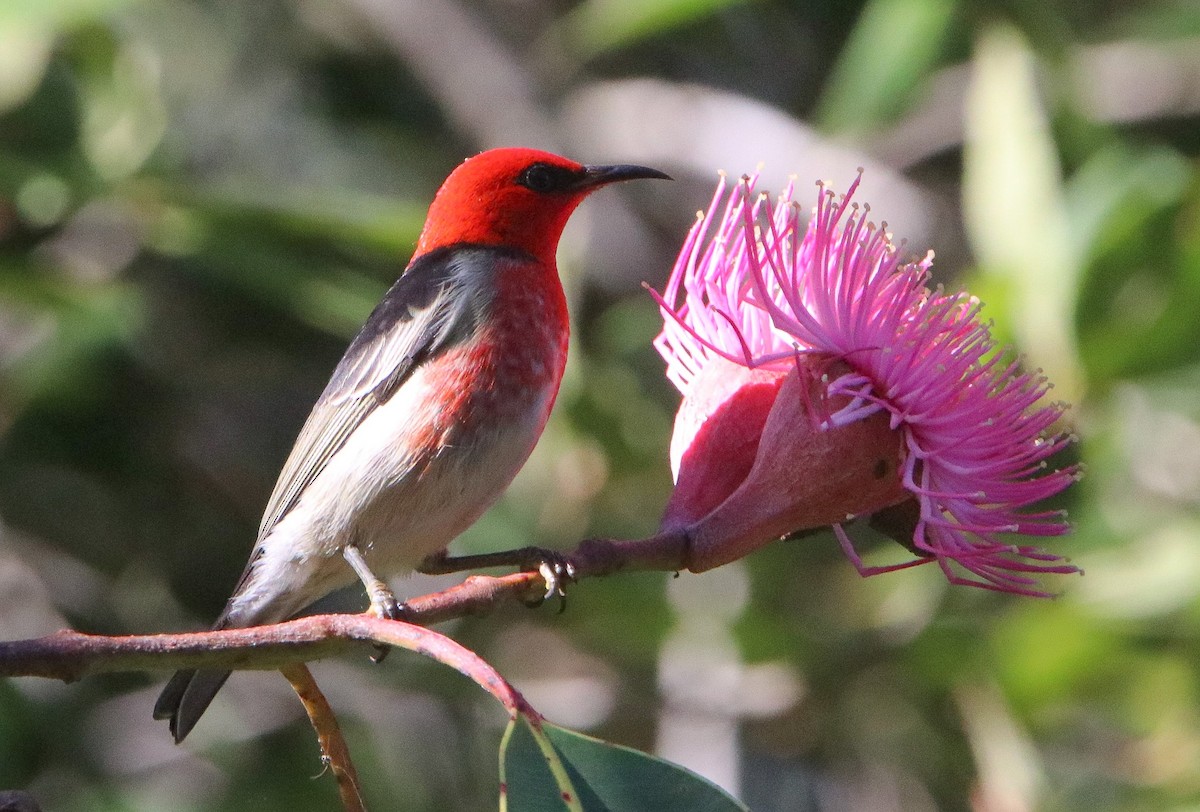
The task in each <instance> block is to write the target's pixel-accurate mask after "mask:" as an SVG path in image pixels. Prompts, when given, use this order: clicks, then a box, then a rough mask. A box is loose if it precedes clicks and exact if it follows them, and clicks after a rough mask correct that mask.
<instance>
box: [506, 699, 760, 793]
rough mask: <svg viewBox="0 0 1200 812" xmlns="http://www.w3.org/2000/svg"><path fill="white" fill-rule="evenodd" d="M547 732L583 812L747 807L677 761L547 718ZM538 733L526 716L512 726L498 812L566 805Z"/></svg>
mask: <svg viewBox="0 0 1200 812" xmlns="http://www.w3.org/2000/svg"><path fill="white" fill-rule="evenodd" d="M542 733H543V734H544V738H543V745H542V746H544V744H545V743H546V742H548V743H549V744H550V745H551V746H552V747H553V749H554V752H555V753H556V754H557V755H558V758H559V760H560V761H561V763H562V766H563V768H564V769H565V771H566V773H567V776H569V779H570V784H571V785H573V788H574V789H575V791H576V792H577V794H578V801H579V803H580V805H581V806H582V808H583V809H584V811H585V812H641V811H642V810H648V809H653V810H656V812H676V811H678V812H746V807H745V806H743V805H742V804H741V803H739V802H738V801H737V800H735V799H734V798H732V797H731V796H730V795H729V794H728V793H726V792H725V791H724V790H722V789H721V788H719V787H717V786H716V785H715V784H712V783H710V782H709V781H706V780H705V779H703V778H701V777H700V776H698V775H696V774H695V773H693V772H691V771H690V770H687V769H685V768H683V767H680V766H679V765H677V764H672V763H671V762H669V761H663V760H662V759H658V758H655V757H653V756H650V755H647V754H646V753H642V752H640V751H638V750H634V749H632V748H629V747H621V746H619V745H615V744H610V743H609V742H605V741H601V740H599V739H594V738H592V737H590V736H584V735H582V734H580V733H575V732H574V731H571V730H566V729H564V728H561V727H556V726H554V725H551V724H548V723H545V722H543V723H542ZM536 735H537V734H535V733H534V732H533V731H532V730H531V728H530V727H529V725H528V723H527V722H526V721H525V719H524V718H517V719H514V720H513V721H512V722H510V723H509V727H508V730H507V731H506V732H505V734H504V740H503V742H502V743H501V745H500V781H501V785H502V790H501V797H500V809H501V812H505V810H511V812H517V811H518V810H519V811H520V812H563V811H564V810H566V809H568V808H569V806H568V803H567V802H566V801H565V800H564V799H563V797H562V793H563V790H562V789H561V788H560V782H559V781H556V779H555V777H554V774H553V773H552V771H551V766H550V764H549V763H548V762H547V758H546V756H545V755H544V754H543V752H542V746H539V743H538V740H537V738H536ZM576 808H578V807H576Z"/></svg>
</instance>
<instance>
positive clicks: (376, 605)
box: [367, 581, 407, 665]
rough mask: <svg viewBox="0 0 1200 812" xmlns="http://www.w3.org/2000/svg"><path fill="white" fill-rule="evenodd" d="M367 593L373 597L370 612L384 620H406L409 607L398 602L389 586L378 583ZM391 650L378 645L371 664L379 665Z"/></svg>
mask: <svg viewBox="0 0 1200 812" xmlns="http://www.w3.org/2000/svg"><path fill="white" fill-rule="evenodd" d="M367 592H368V593H369V594H370V595H371V607H370V608H369V609H368V610H367V611H368V612H370V613H371V614H373V615H375V616H376V617H379V618H383V619H384V620H404V613H405V609H406V608H407V607H406V606H405V605H404V604H403V603H401V602H400V601H398V600H396V596H395V595H393V594H392V590H390V589H388V586H387V584H385V583H384V582H383V581H376V582H375V583H373V584H371V585H370V586H369V587H368V589H367ZM391 650H392V648H391V646H385V645H384V644H383V643H376V644H375V653H374V654H372V655H371V662H373V663H375V664H376V665H378V664H379V663H381V662H383V661H384V659H386V658H387V656H388V652H389V651H391Z"/></svg>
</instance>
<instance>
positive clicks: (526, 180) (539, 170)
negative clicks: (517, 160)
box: [517, 163, 561, 192]
mask: <svg viewBox="0 0 1200 812" xmlns="http://www.w3.org/2000/svg"><path fill="white" fill-rule="evenodd" d="M559 174H560V173H559V172H558V170H557V169H556V168H555V167H553V166H550V165H549V164H540V163H539V164H534V165H533V166H531V167H529V168H528V169H526V170H525V171H524V172H522V173H521V176H520V177H519V178H517V183H519V184H520V185H521V186H524V187H525V188H526V189H531V190H533V191H535V192H553V191H555V190H556V189H558V188H559V185H560V180H561V178H560V177H559Z"/></svg>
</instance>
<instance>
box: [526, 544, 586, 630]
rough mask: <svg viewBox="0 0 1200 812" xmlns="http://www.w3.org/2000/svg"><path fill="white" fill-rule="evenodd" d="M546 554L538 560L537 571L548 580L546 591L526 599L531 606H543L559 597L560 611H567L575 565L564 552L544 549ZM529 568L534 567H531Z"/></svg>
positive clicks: (527, 604) (543, 578)
mask: <svg viewBox="0 0 1200 812" xmlns="http://www.w3.org/2000/svg"><path fill="white" fill-rule="evenodd" d="M542 552H543V553H544V556H543V557H542V560H541V561H539V562H538V565H537V571H538V574H539V575H541V576H542V580H543V581H545V582H546V591H545V592H544V593H543V594H541V595H539V596H536V597H535V598H533V599H532V600H528V601H525V605H526V606H529V607H535V606H541V605H542V604H543V603H545V602H546V601H548V600H550V599H551V598H555V597H556V598H558V612H559V614H562V613H563V612H565V611H567V584H573V583H575V565H574V564H572V563H571V560H570V559H569V558H567V557H566V556H565V555H563V554H562V553H556V552H554V551H553V550H543V551H542ZM529 569H532V567H530V568H529Z"/></svg>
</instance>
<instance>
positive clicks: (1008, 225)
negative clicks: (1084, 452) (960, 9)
mask: <svg viewBox="0 0 1200 812" xmlns="http://www.w3.org/2000/svg"><path fill="white" fill-rule="evenodd" d="M1034 68H1035V62H1034V55H1033V53H1032V52H1031V51H1030V49H1029V46H1028V44H1027V43H1026V41H1025V40H1024V39H1023V38H1022V37H1021V35H1020V33H1018V32H1017V31H1016V30H1015V29H1013V28H1011V27H1009V26H1005V25H995V26H993V27H991V28H989V29H988V30H986V31H984V32H983V34H982V35H981V36H980V37H979V42H978V45H977V50H976V55H975V60H974V64H973V66H972V71H971V83H970V86H969V89H968V94H967V110H966V121H965V129H966V143H965V149H964V156H963V157H964V161H963V163H964V172H963V214H964V219H965V221H966V226H967V235H968V237H969V238H970V241H971V246H972V248H973V249H974V251H975V255H976V256H977V257H978V259H979V264H980V266H981V268H982V271H983V272H984V273H988V274H995V275H996V276H997V277H999V279H1000V280H1001V282H1002V284H1004V285H1005V286H1006V287H1007V288H1008V291H1009V294H1010V297H1009V301H1010V302H1011V307H1010V308H1009V311H1008V313H1006V314H1003V315H1004V316H1005V317H1006V319H1007V320H1008V321H1009V322H1010V324H1011V326H1012V329H1013V333H1014V334H1015V335H1016V337H1017V339H1018V341H1019V343H1020V346H1021V349H1022V350H1023V351H1024V352H1025V353H1027V354H1028V356H1029V358H1030V360H1031V362H1032V364H1031V365H1032V366H1037V367H1041V368H1042V369H1044V370H1045V372H1046V375H1047V377H1049V379H1050V380H1051V381H1053V382H1054V384H1055V387H1056V394H1058V395H1061V396H1063V397H1064V398H1065V399H1066V400H1073V399H1074V398H1075V396H1076V395H1077V394H1078V393H1079V391H1080V371H1079V361H1078V348H1077V346H1076V340H1075V335H1074V333H1073V331H1072V323H1073V318H1072V317H1073V314H1074V312H1075V303H1076V298H1075V297H1076V284H1077V281H1078V277H1079V260H1078V256H1077V252H1076V245H1075V243H1074V241H1073V239H1072V235H1071V229H1070V224H1069V222H1068V220H1067V215H1066V205H1065V203H1064V200H1063V189H1062V173H1061V169H1060V167H1059V165H1058V155H1057V152H1056V148H1055V144H1054V141H1053V138H1052V137H1051V134H1050V127H1049V124H1048V122H1047V121H1046V116H1045V111H1044V110H1043V109H1042V105H1041V101H1040V99H1039V97H1038V92H1037V86H1036V77H1035V70H1034Z"/></svg>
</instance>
